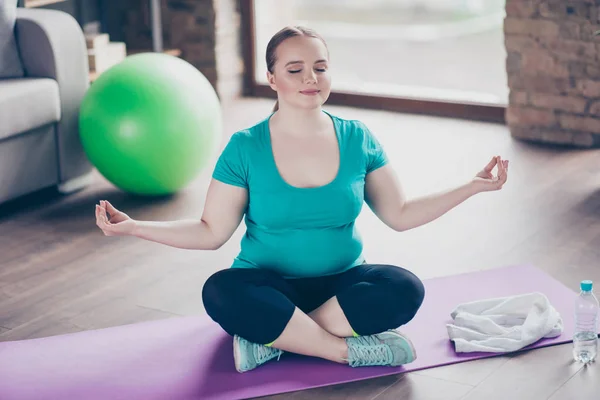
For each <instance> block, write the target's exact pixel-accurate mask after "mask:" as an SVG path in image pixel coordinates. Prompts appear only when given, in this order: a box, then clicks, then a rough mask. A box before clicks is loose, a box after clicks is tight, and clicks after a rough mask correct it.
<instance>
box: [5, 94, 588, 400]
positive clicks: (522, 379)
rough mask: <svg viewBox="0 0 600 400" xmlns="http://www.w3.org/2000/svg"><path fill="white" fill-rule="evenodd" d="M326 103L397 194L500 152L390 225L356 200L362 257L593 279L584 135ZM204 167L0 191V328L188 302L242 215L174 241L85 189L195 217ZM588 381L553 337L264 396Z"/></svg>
mask: <svg viewBox="0 0 600 400" xmlns="http://www.w3.org/2000/svg"><path fill="white" fill-rule="evenodd" d="M271 106H272V102H271V101H267V100H244V101H239V102H235V103H234V104H232V105H230V106H228V107H227V109H226V115H228V117H227V118H226V122H225V128H226V132H227V133H231V132H233V131H235V130H236V129H240V128H243V127H246V126H248V125H250V124H253V123H254V122H256V121H257V120H258V119H260V118H263V117H264V116H266V115H267V113H268V112H269V110H270V107H271ZM328 109H329V110H330V111H332V112H334V113H337V114H338V115H341V116H344V117H350V118H358V119H361V120H363V121H364V122H365V123H367V125H368V126H369V127H370V128H371V129H372V130H373V131H374V132H375V133H376V134H377V135H378V137H379V138H380V139H381V142H382V143H383V145H384V146H385V147H386V149H387V151H388V154H389V156H390V158H391V160H392V162H393V164H394V165H395V167H396V169H397V171H398V174H399V176H400V178H401V180H402V182H403V184H404V187H405V189H406V191H407V193H408V195H409V196H419V195H423V194H427V193H430V192H432V191H438V190H444V189H446V188H450V187H452V186H453V185H456V184H460V183H461V182H464V181H466V180H469V179H471V177H472V176H473V175H474V174H475V173H476V172H477V171H478V170H479V169H480V168H482V167H483V166H484V165H485V164H486V163H487V161H488V160H489V158H490V157H491V156H492V155H494V154H500V155H502V156H503V157H505V158H507V159H509V160H510V174H509V180H508V182H507V184H506V186H505V188H504V189H503V190H502V191H501V192H494V193H486V194H481V195H479V196H477V197H474V198H472V199H470V200H468V201H467V202H465V203H464V204H462V205H461V206H459V207H458V208H456V209H455V210H453V211H452V212H450V213H449V214H447V215H446V216H444V217H442V218H440V219H438V220H437V221H435V222H433V223H431V224H429V225H427V226H424V227H421V228H418V229H415V230H413V231H408V232H404V233H394V232H391V231H390V230H389V229H387V228H386V227H385V226H384V225H383V224H382V223H380V222H379V221H378V220H377V219H376V218H375V217H374V216H373V214H372V213H371V212H370V211H369V210H368V208H366V207H365V209H364V212H363V214H362V215H361V216H360V219H359V226H360V229H361V230H362V233H363V236H364V239H365V246H366V256H367V258H368V259H369V260H373V261H377V262H391V263H396V264H398V265H402V266H404V267H407V268H410V269H411V270H412V271H414V272H415V273H417V274H418V275H419V276H420V277H421V278H423V279H426V278H430V277H435V276H442V275H450V274H456V273H460V272H466V271H474V270H478V269H487V268H495V267H500V266H505V265H508V264H515V263H526V262H529V263H533V264H535V265H536V266H537V267H539V268H542V269H544V270H545V271H547V272H548V273H549V274H550V275H552V276H554V277H555V278H557V279H559V280H560V281H562V282H563V283H564V284H565V285H568V286H569V287H571V288H573V289H574V290H577V287H578V282H579V281H580V280H582V279H593V280H594V281H595V282H598V284H600V151H599V150H568V149H561V148H554V147H547V146H537V145H532V144H526V143H522V142H517V141H515V140H513V139H511V137H510V135H509V134H508V131H507V129H506V128H505V127H504V126H501V125H493V124H483V123H471V122H465V121H455V120H445V119H438V118H430V117H422V116H406V115H400V114H394V113H386V112H377V111H365V110H357V109H347V108H337V107H330V108H328ZM209 173H210V171H207V172H206V173H205V174H203V175H202V176H201V177H199V178H198V180H196V181H194V182H193V183H192V184H191V185H190V186H189V187H188V188H187V189H186V190H184V191H182V192H181V193H179V194H178V195H176V196H171V197H165V198H161V199H153V200H149V199H143V198H138V197H134V196H129V195H126V194H123V193H121V192H120V191H118V190H116V189H115V188H113V187H112V186H111V185H110V184H109V183H107V182H106V181H105V180H103V179H102V178H101V177H99V176H98V178H97V180H96V183H95V184H94V185H93V186H92V187H89V188H87V189H86V190H84V191H82V192H79V193H77V194H75V195H72V196H68V197H59V196H53V195H52V194H51V193H40V194H36V195H35V196H29V197H27V198H24V199H21V200H20V201H19V203H18V204H16V203H12V204H8V205H4V206H3V207H0V340H2V341H7V340H18V339H27V338H37V337H44V336H49V335H56V334H62V333H68V332H76V331H82V330H88V329H95V328H103V327H110V326H116V325H121V324H128V323H134V322H138V321H146V320H153V319H160V318H170V317H175V316H179V315H190V314H198V313H202V312H203V307H202V302H201V289H202V285H203V283H204V281H205V279H206V278H207V277H208V276H209V275H210V274H212V273H214V272H215V271H217V270H218V269H222V268H227V267H228V266H229V264H230V262H231V259H232V257H233V256H234V255H235V254H236V252H237V250H238V248H239V247H238V243H239V239H240V235H241V233H242V230H243V226H242V227H241V228H240V229H239V230H238V231H237V232H236V234H235V236H234V237H233V238H232V240H231V241H230V242H229V243H228V244H227V245H226V246H224V247H223V248H221V249H220V250H219V251H217V252H201V251H197V252H192V251H184V250H178V249H172V248H168V247H166V246H161V245H158V244H154V243H150V242H143V241H141V240H139V239H134V238H115V237H111V238H108V237H104V236H103V235H102V234H101V232H100V231H99V230H98V229H97V228H96V226H95V220H94V204H95V203H96V202H97V201H98V200H99V199H108V200H110V201H111V202H112V203H113V204H114V205H115V206H117V207H118V208H121V209H122V210H123V211H125V212H127V213H129V214H130V215H131V216H132V217H133V218H136V219H145V220H149V219H152V220H167V219H178V218H189V217H199V216H200V214H201V212H202V205H203V201H204V195H205V191H206V182H207V180H208V177H209ZM440 295H443V294H440ZM563 317H564V318H572V315H565V316H563ZM232 362H233V360H232ZM599 393H600V372H599V368H598V366H597V364H594V365H591V366H590V367H586V368H582V366H581V365H579V364H576V363H573V362H571V346H570V345H562V346H555V347H550V348H544V349H539V350H535V351H532V352H528V353H523V354H519V355H516V356H501V357H497V358H492V359H487V360H481V361H473V362H467V363H462V364H457V365H451V366H446V367H441V368H435V369H428V370H424V371H420V372H414V373H408V374H404V375H399V376H393V377H385V378H381V379H374V380H370V381H365V382H356V383H353V384H349V385H340V386H334V387H327V388H321V389H316V390H309V391H304V392H297V393H293V394H288V395H281V396H274V397H272V398H273V399H283V398H290V399H294V400H300V399H319V398H323V399H375V398H376V399H378V400H384V399H419V400H434V399H444V400H453V399H463V400H474V399H487V400H494V399H503V400H504V399H511V400H516V399H526V400H537V399H552V400H562V399H565V400H568V399H580V400H584V399H597V398H599V396H600V395H599Z"/></svg>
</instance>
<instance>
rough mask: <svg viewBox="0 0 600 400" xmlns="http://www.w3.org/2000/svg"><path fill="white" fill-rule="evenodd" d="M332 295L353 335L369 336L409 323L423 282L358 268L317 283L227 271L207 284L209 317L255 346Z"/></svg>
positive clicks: (377, 268)
mask: <svg viewBox="0 0 600 400" xmlns="http://www.w3.org/2000/svg"><path fill="white" fill-rule="evenodd" d="M333 296H337V299H338V302H339V304H340V306H341V308H342V310H343V312H344V314H345V315H346V318H347V319H348V322H350V325H351V327H352V329H353V330H354V332H356V333H357V334H359V335H371V334H374V333H379V332H383V331H385V330H388V329H395V328H398V327H399V326H401V325H404V324H406V323H407V322H408V321H410V320H411V319H412V318H413V317H414V316H415V314H416V313H417V310H418V309H419V307H420V306H421V304H422V303H423V298H424V296H425V289H424V287H423V283H422V282H421V281H420V280H419V278H417V277H416V276H415V275H414V274H413V273H412V272H410V271H408V270H406V269H403V268H400V267H396V266H392V265H373V264H363V265H360V266H357V267H354V268H352V269H350V270H348V271H346V272H343V273H340V274H336V275H328V276H323V277H317V278H298V279H284V278H282V277H280V276H279V275H277V274H276V273H274V272H272V271H268V270H261V269H245V268H229V269H225V270H222V271H219V272H217V273H215V274H214V275H212V276H211V277H210V278H208V280H207V281H206V283H205V285H204V288H203V290H202V299H203V302H204V308H205V309H206V312H207V313H208V315H209V316H210V317H211V318H212V319H213V320H214V321H215V322H217V323H218V324H219V325H221V327H222V328H223V329H224V330H225V331H226V332H227V333H229V334H230V335H232V336H233V335H235V334H237V335H239V336H241V337H243V338H244V339H246V340H249V341H251V342H254V343H260V344H267V343H271V342H273V341H275V339H277V338H278V337H279V335H280V334H281V332H283V330H284V329H285V327H286V325H287V323H288V321H289V320H290V319H291V317H292V314H293V313H294V310H295V308H296V307H298V308H299V309H300V310H302V311H303V312H305V313H309V312H311V311H313V310H314V309H316V308H318V307H319V306H320V305H321V304H323V303H324V302H326V301H327V300H329V299H330V298H332V297H333Z"/></svg>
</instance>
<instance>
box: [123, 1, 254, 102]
mask: <svg viewBox="0 0 600 400" xmlns="http://www.w3.org/2000/svg"><path fill="white" fill-rule="evenodd" d="M124 3H126V5H122V6H121V7H122V8H123V9H124V10H125V11H124V12H125V15H124V17H123V24H124V26H123V30H124V40H125V42H126V43H127V47H128V48H130V49H138V48H142V49H151V48H152V37H151V30H150V27H151V22H150V10H149V6H148V1H147V0H126V1H124ZM161 5H162V7H161V9H162V25H163V41H164V48H165V49H173V48H174V49H179V50H181V58H183V59H184V60H186V61H188V62H189V63H190V64H192V65H194V66H195V67H197V68H198V69H199V70H200V71H201V72H202V73H203V74H204V75H205V76H206V78H207V79H208V80H209V81H210V82H211V84H212V85H213V87H214V88H215V90H216V91H217V93H218V94H219V96H220V97H221V100H222V101H226V100H228V99H230V98H233V97H236V96H237V95H239V94H240V93H241V90H242V79H243V77H242V74H243V61H242V51H241V45H240V14H239V8H238V1H236V0H162V1H161Z"/></svg>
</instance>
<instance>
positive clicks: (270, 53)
mask: <svg viewBox="0 0 600 400" xmlns="http://www.w3.org/2000/svg"><path fill="white" fill-rule="evenodd" d="M297 36H307V37H312V38H315V39H319V40H320V41H321V42H323V44H324V45H325V48H327V43H326V42H325V39H323V37H321V35H319V34H318V33H317V32H316V31H314V30H313V29H310V28H305V27H303V26H286V27H285V28H283V29H281V30H280V31H279V32H277V33H276V34H274V35H273V37H272V38H271V40H269V43H268V44H267V52H266V61H267V70H268V71H269V72H270V73H273V71H274V70H275V63H276V62H277V55H276V50H277V47H279V45H280V44H281V43H283V42H284V41H285V40H286V39H289V38H292V37H297ZM327 52H329V49H327ZM277 110H279V101H276V102H275V105H274V106H273V112H275V111H277Z"/></svg>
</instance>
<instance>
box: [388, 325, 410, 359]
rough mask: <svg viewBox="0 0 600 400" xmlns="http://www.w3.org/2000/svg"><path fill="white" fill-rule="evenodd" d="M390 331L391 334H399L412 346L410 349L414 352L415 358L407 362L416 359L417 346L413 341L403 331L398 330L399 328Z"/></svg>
mask: <svg viewBox="0 0 600 400" xmlns="http://www.w3.org/2000/svg"><path fill="white" fill-rule="evenodd" d="M388 332H389V333H391V334H393V335H396V336H399V337H401V338H402V339H404V342H405V343H407V344H408V346H409V347H410V350H411V352H412V356H413V358H412V360H411V361H409V362H408V363H407V364H409V363H411V362H413V361H415V360H416V359H417V349H415V346H414V345H413V342H412V341H411V340H410V339H409V338H408V337H407V336H406V335H404V334H403V333H400V332H398V331H397V330H390V331H388Z"/></svg>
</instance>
